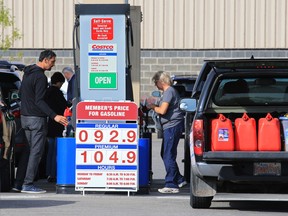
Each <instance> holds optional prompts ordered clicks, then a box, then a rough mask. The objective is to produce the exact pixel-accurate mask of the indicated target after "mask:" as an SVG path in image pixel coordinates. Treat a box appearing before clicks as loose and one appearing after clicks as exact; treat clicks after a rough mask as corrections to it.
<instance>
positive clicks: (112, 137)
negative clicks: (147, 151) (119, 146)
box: [76, 129, 137, 144]
mask: <svg viewBox="0 0 288 216" xmlns="http://www.w3.org/2000/svg"><path fill="white" fill-rule="evenodd" d="M76 139H77V140H76V142H77V143H104V144H115V143H128V144H129V143H131V144H135V143H137V130H136V129H118V130H117V129H112V130H111V129H96V130H95V129H81V130H78V131H76Z"/></svg>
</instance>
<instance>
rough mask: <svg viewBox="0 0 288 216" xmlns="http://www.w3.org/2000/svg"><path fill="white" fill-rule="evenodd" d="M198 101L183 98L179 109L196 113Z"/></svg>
mask: <svg viewBox="0 0 288 216" xmlns="http://www.w3.org/2000/svg"><path fill="white" fill-rule="evenodd" d="M196 106H197V103H196V100H195V99H193V98H183V99H181V100H180V103H179V108H180V110H182V111H184V112H195V111H196Z"/></svg>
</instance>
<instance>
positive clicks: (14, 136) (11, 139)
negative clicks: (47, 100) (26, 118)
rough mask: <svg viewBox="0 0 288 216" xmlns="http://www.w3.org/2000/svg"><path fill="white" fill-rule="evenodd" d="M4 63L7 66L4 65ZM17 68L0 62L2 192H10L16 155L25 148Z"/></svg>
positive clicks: (0, 185) (0, 181)
mask: <svg viewBox="0 0 288 216" xmlns="http://www.w3.org/2000/svg"><path fill="white" fill-rule="evenodd" d="M3 62H4V63H5V64H2V63H3ZM18 66H20V64H18ZM16 67H17V66H15V65H13V64H10V66H9V65H8V62H7V61H0V167H1V169H0V191H1V192H3V191H9V190H10V188H11V185H12V184H13V180H14V170H15V166H17V163H18V159H19V158H20V157H15V155H19V154H21V152H22V150H23V148H24V147H25V143H24V142H25V134H24V132H23V130H22V128H21V123H20V99H19V95H18V90H19V88H20V85H21V80H20V75H19V72H18V71H17V68H18V67H17V68H16ZM21 68H22V67H21ZM15 69H16V70H15ZM7 129H8V130H7ZM9 131H11V132H9ZM15 160H17V162H15Z"/></svg>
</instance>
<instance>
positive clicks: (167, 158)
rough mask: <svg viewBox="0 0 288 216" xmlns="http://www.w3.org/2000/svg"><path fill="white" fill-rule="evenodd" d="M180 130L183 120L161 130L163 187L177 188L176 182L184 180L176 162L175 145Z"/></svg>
mask: <svg viewBox="0 0 288 216" xmlns="http://www.w3.org/2000/svg"><path fill="white" fill-rule="evenodd" d="M182 131H183V122H181V123H180V124H178V125H176V126H174V127H171V128H167V129H165V130H163V140H162V148H161V157H162V159H163V162H164V166H165V170H166V176H165V187H169V188H179V187H178V184H180V183H181V182H183V181H184V180H185V179H184V177H183V176H182V175H181V174H180V172H179V167H178V164H177V162H176V158H177V146H178V143H179V140H180V137H181V135H182Z"/></svg>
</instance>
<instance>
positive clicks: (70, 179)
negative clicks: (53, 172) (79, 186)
mask: <svg viewBox="0 0 288 216" xmlns="http://www.w3.org/2000/svg"><path fill="white" fill-rule="evenodd" d="M75 164H76V140H75V138H74V137H67V138H66V137H65V138H57V183H56V193H72V192H75V172H76V170H75Z"/></svg>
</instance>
